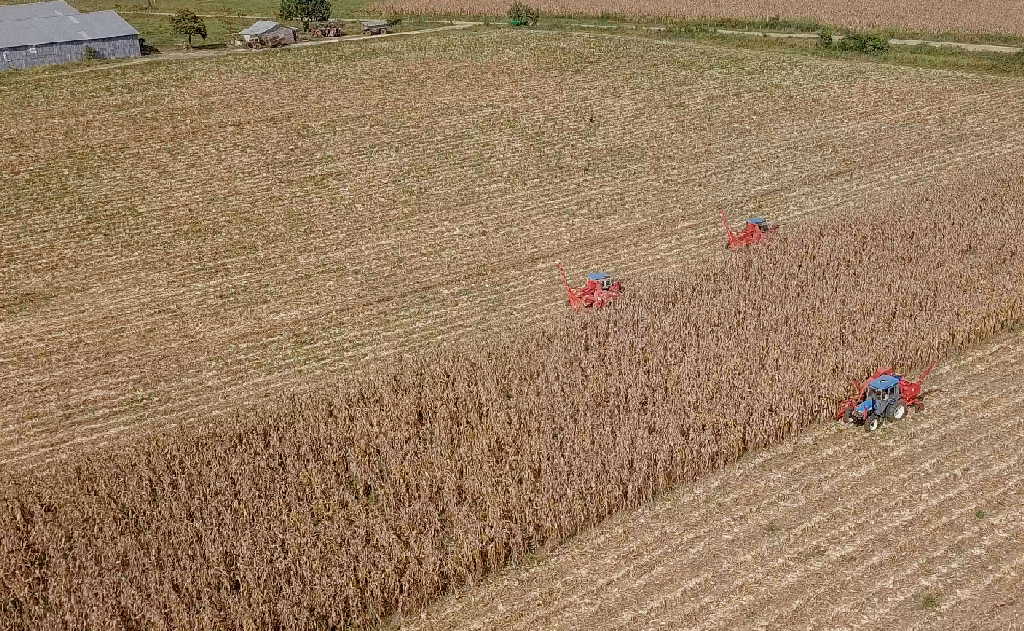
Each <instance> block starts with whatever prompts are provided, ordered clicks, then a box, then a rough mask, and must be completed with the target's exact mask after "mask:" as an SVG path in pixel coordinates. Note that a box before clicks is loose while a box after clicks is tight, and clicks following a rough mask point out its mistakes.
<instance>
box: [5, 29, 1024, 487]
mask: <svg viewBox="0 0 1024 631" xmlns="http://www.w3.org/2000/svg"><path fill="white" fill-rule="evenodd" d="M568 77H571V80H568V79H567V78H568ZM5 81H9V82H10V83H9V85H10V86H12V88H13V87H17V86H18V83H17V82H18V81H19V79H18V78H17V77H13V76H12V77H10V78H5ZM27 85H30V86H31V89H29V88H25V89H20V88H19V89H10V90H6V91H0V107H2V109H3V110H4V111H16V112H18V115H17V116H15V117H6V118H4V119H3V120H0V141H2V142H3V146H4V152H3V153H2V154H0V172H3V173H4V182H5V186H3V187H0V208H3V209H4V212H3V213H0V232H2V234H3V241H2V243H0V248H2V249H0V260H2V265H0V281H2V282H0V310H2V311H0V313H2V318H3V319H2V323H0V366H2V367H3V371H2V372H3V377H2V380H3V383H2V384H0V385H2V387H0V391H2V392H3V393H4V398H3V399H2V400H0V416H2V417H3V421H2V422H0V467H5V468H9V469H20V468H25V467H45V466H50V465H52V464H53V463H54V462H55V461H56V460H58V459H61V458H64V457H67V456H69V455H71V454H74V453H77V452H82V451H88V450H91V449H94V448H96V447H99V446H102V445H107V444H114V443H118V442H123V443H130V442H131V441H132V440H134V439H135V438H137V437H138V436H140V435H143V434H146V433H147V432H149V431H152V430H155V429H157V428H165V427H173V426H175V425H178V424H183V423H184V424H187V423H196V422H207V423H213V424H216V423H222V422H225V420H226V417H225V416H224V415H225V414H226V413H227V412H229V411H230V410H233V409H235V408H237V407H238V406H239V405H242V404H251V403H255V402H258V401H261V400H263V399H264V398H265V397H267V396H268V395H272V394H274V393H283V392H289V391H293V390H295V389H296V388H299V387H301V386H303V385H304V384H307V383H309V382H316V381H327V382H330V381H334V380H336V379H337V378H338V376H339V375H342V374H345V373H349V372H352V371H357V370H362V369H363V368H364V367H366V366H369V365H373V364H380V363H386V362H388V361H391V359H392V358H394V357H396V356H398V355H400V354H402V353H404V352H407V351H414V350H416V349H422V348H430V347H434V346H437V345H447V344H450V343H452V342H455V341H458V340H462V339H465V338H474V337H475V338H486V337H488V336H491V335H493V334H495V332H497V331H501V330H502V329H504V328H505V327H507V326H508V325H509V324H510V323H530V322H533V323H538V322H546V321H549V320H550V319H551V318H552V317H554V316H557V315H558V314H561V313H563V312H564V297H563V296H562V291H561V289H560V287H559V283H558V281H557V276H556V274H555V272H554V269H553V263H554V262H555V261H556V260H559V259H561V260H563V261H565V263H566V265H567V267H568V268H569V269H570V270H571V271H572V273H574V274H582V273H583V272H584V271H586V270H588V269H592V268H607V269H610V270H611V271H615V272H616V273H618V274H619V275H621V276H623V277H625V278H626V279H627V282H633V279H639V278H643V277H645V276H647V275H649V274H651V273H652V272H655V271H657V272H659V273H665V274H676V275H679V276H681V277H683V278H686V277H689V275H690V271H689V266H690V264H691V262H692V260H693V259H694V258H698V257H700V258H702V257H706V256H707V255H708V253H709V252H714V253H717V255H718V256H722V255H724V253H723V252H722V251H721V243H720V240H721V238H722V237H721V233H720V227H719V225H718V210H719V209H720V208H726V209H728V210H729V211H730V212H731V213H732V214H733V216H734V218H735V219H736V220H739V219H740V218H741V217H742V216H743V215H765V216H768V217H771V218H773V219H776V220H779V221H782V222H784V223H788V224H790V225H792V224H795V223H799V222H801V221H803V220H805V219H807V218H809V217H814V216H819V215H827V214H841V215H843V216H845V217H847V218H848V219H847V221H849V222H853V223H856V222H858V221H860V220H861V218H862V212H861V208H862V207H864V206H870V205H871V204H878V203H882V202H885V201H886V200H887V199H888V198H889V196H890V195H892V194H893V192H894V191H896V190H899V189H902V188H905V187H907V186H910V185H913V184H914V183H916V182H922V181H938V180H941V179H943V178H945V177H948V176H949V174H955V173H958V172H960V171H961V170H963V169H965V168H967V167H969V166H970V165H971V164H972V163H973V162H975V161H977V160H978V159H979V157H981V156H983V157H985V158H986V159H988V158H992V159H997V158H998V157H999V156H1001V155H1020V153H1021V151H1022V149H1024V135H1022V134H1021V131H1020V130H1021V129H1022V128H1024V109H1022V108H1020V107H1018V105H1019V103H1020V102H1021V101H1022V99H1024V87H1022V86H1021V84H1020V83H1019V82H1017V81H1011V80H1002V79H993V78H991V77H973V76H968V75H961V74H956V73H949V72H926V71H919V70H908V69H901V68H893V67H886V66H880V65H875V64H856V63H832V62H823V61H819V60H812V59H803V58H796V57H789V56H784V55H771V54H751V53H745V52H742V51H726V50H719V49H713V48H707V47H701V46H695V45H687V44H670V43H664V42H653V41H635V40H626V39H621V40H608V39H606V38H605V39H601V38H592V37H584V36H572V35H569V36H566V35H544V34H538V33H508V32H497V33H496V32H486V33H458V34H439V35H436V36H430V37H424V38H423V39H418V40H415V41H413V40H405V41H380V42H375V43H373V44H368V45H366V46H365V47H360V48H358V49H355V48H345V47H340V48H330V49H327V48H324V49H316V50H307V51H295V52H289V53H284V54H280V55H262V56H253V57H246V58H240V59H220V60H208V61H196V62H194V63H193V64H189V65H186V66H180V65H174V64H149V65H147V66H146V67H134V68H126V69H124V70H121V71H118V72H111V73H92V74H90V75H81V76H71V77H58V78H53V79H48V80H45V81H33V82H31V83H30V84H27ZM271 85H272V86H273V89H269V90H268V89H266V87H267V86H271Z"/></svg>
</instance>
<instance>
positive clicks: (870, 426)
mask: <svg viewBox="0 0 1024 631" xmlns="http://www.w3.org/2000/svg"><path fill="white" fill-rule="evenodd" d="M884 424H885V421H884V420H883V419H882V417H880V416H872V417H871V418H869V419H868V420H866V421H864V429H865V430H867V431H869V432H877V431H878V430H880V429H882V425H884Z"/></svg>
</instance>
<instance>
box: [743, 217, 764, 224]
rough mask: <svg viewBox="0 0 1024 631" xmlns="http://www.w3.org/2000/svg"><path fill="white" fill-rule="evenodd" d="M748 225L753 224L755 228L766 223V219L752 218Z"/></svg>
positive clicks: (748, 220)
mask: <svg viewBox="0 0 1024 631" xmlns="http://www.w3.org/2000/svg"><path fill="white" fill-rule="evenodd" d="M747 223H752V224H754V225H755V226H760V225H761V224H763V223H765V220H764V217H751V218H750V219H747Z"/></svg>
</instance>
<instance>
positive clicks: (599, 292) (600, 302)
mask: <svg viewBox="0 0 1024 631" xmlns="http://www.w3.org/2000/svg"><path fill="white" fill-rule="evenodd" d="M558 271H559V273H561V275H562V285H564V286H565V292H566V294H567V295H568V304H569V306H570V307H572V308H573V309H574V310H576V311H579V310H580V309H584V308H587V307H593V308H595V309H599V308H601V307H604V306H606V305H608V304H610V303H611V302H612V301H613V300H615V299H616V298H618V297H619V296H621V295H622V283H621V282H619V281H618V280H615V279H614V278H612V277H611V275H609V274H606V273H604V272H590V273H589V274H587V283H586V284H585V285H583V286H582V287H578V288H573V287H571V286H570V285H569V279H568V278H567V277H566V275H565V268H564V267H562V264H561V263H559V264H558Z"/></svg>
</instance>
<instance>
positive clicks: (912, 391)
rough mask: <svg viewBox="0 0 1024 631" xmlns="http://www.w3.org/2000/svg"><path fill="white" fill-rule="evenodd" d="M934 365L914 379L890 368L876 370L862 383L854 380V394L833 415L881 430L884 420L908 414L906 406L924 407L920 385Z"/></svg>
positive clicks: (916, 408) (865, 427)
mask: <svg viewBox="0 0 1024 631" xmlns="http://www.w3.org/2000/svg"><path fill="white" fill-rule="evenodd" d="M934 368H935V364H932V365H931V366H929V367H928V368H927V369H926V370H925V371H924V372H923V373H921V376H920V377H918V379H917V381H910V380H909V379H907V378H906V377H904V376H903V375H897V374H896V373H894V372H893V370H892V368H883V369H880V370H877V371H875V373H874V374H873V375H871V376H870V377H868V378H867V380H866V381H864V382H863V383H861V384H858V383H856V382H854V384H853V389H854V390H856V391H857V394H855V395H853V396H852V397H850V398H849V399H847V400H845V401H843V402H842V403H841V404H840V406H839V411H838V412H837V413H836V418H838V419H842V420H843V421H845V422H847V423H863V424H864V429H866V430H867V431H869V432H873V431H876V430H878V429H881V427H882V425H884V424H885V421H886V419H892V420H894V421H898V420H900V419H902V418H903V417H905V416H906V415H907V408H914V409H915V410H919V409H921V407H923V402H922V400H921V398H922V396H923V394H924V393H923V392H922V389H921V386H922V384H924V380H925V379H927V378H928V375H929V374H930V373H931V372H932V369H934Z"/></svg>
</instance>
